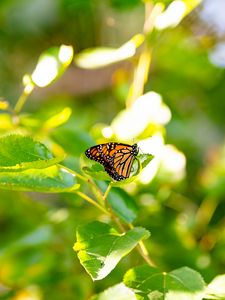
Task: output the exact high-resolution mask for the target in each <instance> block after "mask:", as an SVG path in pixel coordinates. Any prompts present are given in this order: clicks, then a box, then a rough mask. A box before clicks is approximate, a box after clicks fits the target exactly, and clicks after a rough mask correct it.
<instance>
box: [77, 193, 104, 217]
mask: <svg viewBox="0 0 225 300" xmlns="http://www.w3.org/2000/svg"><path fill="white" fill-rule="evenodd" d="M74 193H76V194H77V195H78V196H80V197H81V198H83V199H84V200H86V201H87V202H89V203H91V204H93V205H94V206H96V207H97V208H98V209H100V210H101V211H102V212H104V213H105V214H107V215H110V213H109V212H108V211H107V210H106V209H105V208H104V207H102V206H101V205H99V204H98V203H97V202H96V201H94V200H93V199H92V198H90V197H89V196H87V195H86V194H84V193H82V192H79V191H75V192H74Z"/></svg>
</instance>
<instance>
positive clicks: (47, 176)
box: [0, 166, 79, 193]
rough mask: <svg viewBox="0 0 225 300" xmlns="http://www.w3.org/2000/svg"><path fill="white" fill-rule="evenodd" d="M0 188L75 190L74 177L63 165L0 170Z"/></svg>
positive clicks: (44, 190)
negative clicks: (17, 170)
mask: <svg viewBox="0 0 225 300" xmlns="http://www.w3.org/2000/svg"><path fill="white" fill-rule="evenodd" d="M0 188H1V189H5V190H13V191H33V192H44V193H62V192H69V191H72V190H76V189H78V188H79V184H77V182H76V177H75V176H74V175H73V174H71V173H69V172H68V171H67V170H65V169H64V168H63V167H62V168H60V167H58V166H51V167H49V168H45V169H30V170H25V171H21V172H1V173H0Z"/></svg>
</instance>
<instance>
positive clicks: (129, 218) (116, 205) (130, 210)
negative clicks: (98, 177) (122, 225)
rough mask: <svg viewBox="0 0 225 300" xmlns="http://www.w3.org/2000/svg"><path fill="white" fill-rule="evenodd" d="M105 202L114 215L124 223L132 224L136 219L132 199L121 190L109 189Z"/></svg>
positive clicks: (134, 204) (136, 209)
mask: <svg viewBox="0 0 225 300" xmlns="http://www.w3.org/2000/svg"><path fill="white" fill-rule="evenodd" d="M107 200H108V202H109V204H110V206H111V208H112V210H113V211H114V213H115V214H116V215H117V216H118V217H119V218H120V219H121V220H123V221H124V222H127V223H132V222H133V221H134V220H135V219H136V217H137V211H138V208H137V205H136V203H135V200H134V198H133V197H131V196H130V195H129V194H128V193H126V192H125V191H124V190H122V189H118V188H117V189H115V188H114V189H111V190H110V192H109V194H108V197H107Z"/></svg>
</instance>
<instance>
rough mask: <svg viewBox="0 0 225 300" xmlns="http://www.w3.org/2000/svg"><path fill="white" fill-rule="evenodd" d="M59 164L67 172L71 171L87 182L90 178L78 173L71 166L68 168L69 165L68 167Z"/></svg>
mask: <svg viewBox="0 0 225 300" xmlns="http://www.w3.org/2000/svg"><path fill="white" fill-rule="evenodd" d="M58 166H59V167H60V168H63V169H65V170H66V171H67V172H69V173H71V174H73V175H75V176H76V177H78V178H80V179H81V180H83V181H85V182H87V181H88V179H87V178H86V177H84V176H82V175H80V174H79V173H77V172H76V171H74V170H72V169H70V168H68V167H66V166H64V165H61V164H58Z"/></svg>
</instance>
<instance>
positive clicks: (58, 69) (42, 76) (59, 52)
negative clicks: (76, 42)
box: [24, 45, 73, 87]
mask: <svg viewBox="0 0 225 300" xmlns="http://www.w3.org/2000/svg"><path fill="white" fill-rule="evenodd" d="M72 59H73V48H72V46H66V45H62V46H60V47H53V48H50V49H48V50H46V51H45V52H43V53H42V54H41V56H40V58H39V60H38V63H37V66H36V68H35V70H34V72H33V73H32V75H31V76H30V79H31V81H32V82H33V83H34V84H35V85H37V86H39V87H45V86H47V85H49V84H50V83H52V82H53V81H54V80H56V79H57V78H59V77H60V76H61V75H62V74H63V73H64V72H65V70H66V68H67V67H68V66H69V64H70V63H71V61H72ZM26 76H28V77H29V75H26ZM29 84H30V83H29V80H28V79H26V80H24V85H25V86H27V85H29Z"/></svg>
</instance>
